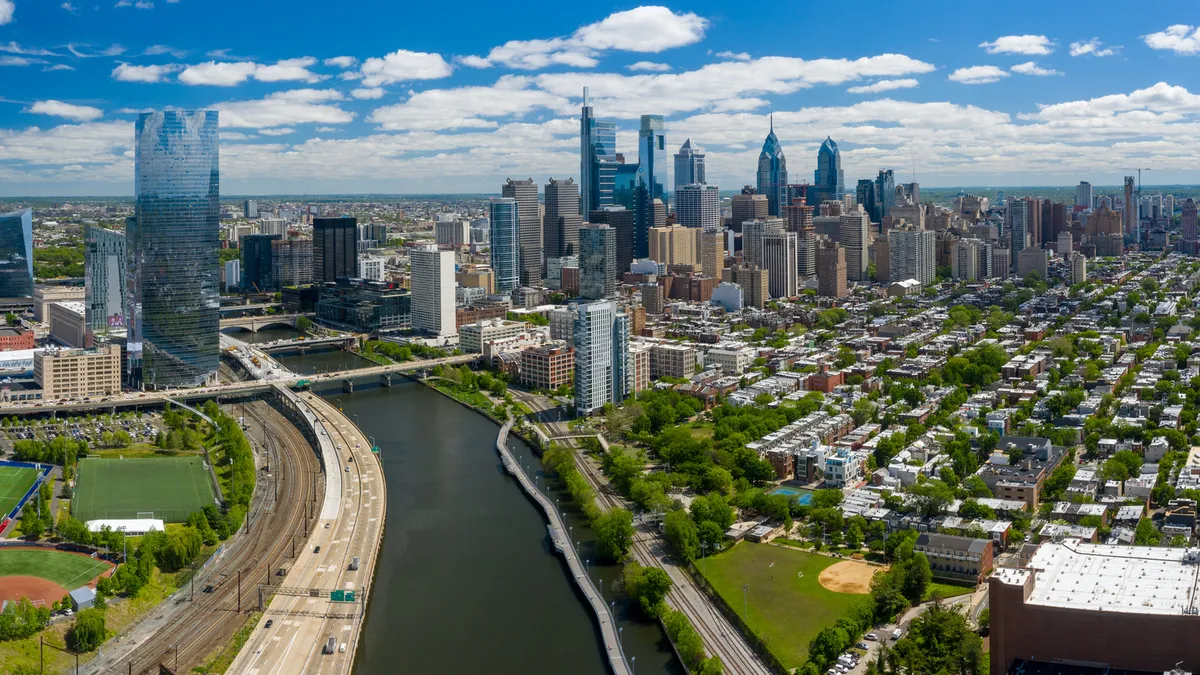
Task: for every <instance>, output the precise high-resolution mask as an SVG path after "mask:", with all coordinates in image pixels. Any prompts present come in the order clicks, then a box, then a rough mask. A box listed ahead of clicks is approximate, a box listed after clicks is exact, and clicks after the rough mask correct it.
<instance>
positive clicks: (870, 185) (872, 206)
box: [857, 178, 883, 223]
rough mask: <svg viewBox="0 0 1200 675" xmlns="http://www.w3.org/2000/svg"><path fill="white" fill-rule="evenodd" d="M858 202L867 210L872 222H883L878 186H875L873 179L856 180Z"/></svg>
mask: <svg viewBox="0 0 1200 675" xmlns="http://www.w3.org/2000/svg"><path fill="white" fill-rule="evenodd" d="M857 196H858V203H859V205H861V206H862V207H863V211H866V212H867V216H869V217H870V218H871V222H872V223H882V222H883V204H882V203H881V201H880V199H879V188H878V187H876V185H875V181H873V180H871V179H870V178H863V179H861V180H859V181H858V190H857Z"/></svg>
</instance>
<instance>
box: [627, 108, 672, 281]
mask: <svg viewBox="0 0 1200 675" xmlns="http://www.w3.org/2000/svg"><path fill="white" fill-rule="evenodd" d="M666 183H667V138H666V135H665V133H664V132H663V116H662V115H642V125H641V128H640V129H639V130H638V169H637V196H636V202H637V212H636V218H637V221H636V223H635V227H634V232H633V255H634V257H635V258H645V257H646V256H648V255H650V228H651V227H654V200H655V199H661V200H662V201H663V203H664V204H665V203H666V201H667V196H666V194H665V190H664V186H665V185H666Z"/></svg>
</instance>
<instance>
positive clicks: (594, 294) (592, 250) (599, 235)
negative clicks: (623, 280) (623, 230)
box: [579, 223, 617, 300]
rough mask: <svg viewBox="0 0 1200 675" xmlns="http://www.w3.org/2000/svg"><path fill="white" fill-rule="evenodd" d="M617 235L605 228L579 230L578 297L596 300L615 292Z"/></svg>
mask: <svg viewBox="0 0 1200 675" xmlns="http://www.w3.org/2000/svg"><path fill="white" fill-rule="evenodd" d="M616 250H617V232H616V230H614V229H613V228H611V227H609V226H608V225H603V224H595V223H592V224H589V225H584V226H583V227H581V228H579V297H581V298H585V299H587V300H600V299H602V298H607V297H609V296H611V295H614V294H615V293H616V292H617V260H616V258H617V256H616Z"/></svg>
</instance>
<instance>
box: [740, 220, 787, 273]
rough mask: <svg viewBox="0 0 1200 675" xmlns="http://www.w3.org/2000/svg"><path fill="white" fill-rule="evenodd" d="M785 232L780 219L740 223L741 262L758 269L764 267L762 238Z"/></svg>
mask: <svg viewBox="0 0 1200 675" xmlns="http://www.w3.org/2000/svg"><path fill="white" fill-rule="evenodd" d="M784 231H786V225H785V224H784V222H783V219H782V218H766V219H765V220H751V221H747V222H745V223H742V260H744V261H745V262H747V263H749V264H751V265H757V266H758V267H766V263H765V262H764V261H763V238H764V237H766V236H767V235H768V234H777V233H779V232H784Z"/></svg>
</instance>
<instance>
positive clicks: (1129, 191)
mask: <svg viewBox="0 0 1200 675" xmlns="http://www.w3.org/2000/svg"><path fill="white" fill-rule="evenodd" d="M1136 192H1137V190H1136V189H1135V188H1134V184H1133V176H1125V202H1124V203H1125V219H1124V220H1125V232H1124V235H1125V238H1126V239H1131V240H1133V241H1134V242H1137V241H1138V240H1139V239H1140V238H1141V237H1140V234H1141V233H1140V229H1141V228H1140V227H1139V226H1140V222H1139V217H1138V204H1137V194H1136Z"/></svg>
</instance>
